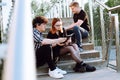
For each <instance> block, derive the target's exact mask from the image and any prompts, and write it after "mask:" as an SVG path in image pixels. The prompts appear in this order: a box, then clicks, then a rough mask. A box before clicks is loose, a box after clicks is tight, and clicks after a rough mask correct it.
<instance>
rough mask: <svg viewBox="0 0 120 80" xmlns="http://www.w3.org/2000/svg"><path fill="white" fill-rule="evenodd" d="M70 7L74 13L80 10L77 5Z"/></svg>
mask: <svg viewBox="0 0 120 80" xmlns="http://www.w3.org/2000/svg"><path fill="white" fill-rule="evenodd" d="M70 9H71V10H72V13H73V14H75V13H77V12H78V8H77V7H74V6H71V7H70Z"/></svg>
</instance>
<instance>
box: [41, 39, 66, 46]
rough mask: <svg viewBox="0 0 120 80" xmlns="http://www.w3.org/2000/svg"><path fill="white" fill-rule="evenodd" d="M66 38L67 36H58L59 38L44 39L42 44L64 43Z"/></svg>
mask: <svg viewBox="0 0 120 80" xmlns="http://www.w3.org/2000/svg"><path fill="white" fill-rule="evenodd" d="M65 40H66V38H58V39H47V38H45V39H43V41H42V42H41V43H42V45H46V44H59V43H62V42H64V41H65Z"/></svg>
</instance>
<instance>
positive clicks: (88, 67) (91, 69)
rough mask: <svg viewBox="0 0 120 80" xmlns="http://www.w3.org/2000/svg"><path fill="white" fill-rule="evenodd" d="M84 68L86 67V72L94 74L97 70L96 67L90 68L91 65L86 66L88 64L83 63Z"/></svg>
mask: <svg viewBox="0 0 120 80" xmlns="http://www.w3.org/2000/svg"><path fill="white" fill-rule="evenodd" d="M82 66H84V67H86V71H87V72H93V71H95V70H96V68H95V67H94V66H90V65H88V64H86V63H83V65H82Z"/></svg>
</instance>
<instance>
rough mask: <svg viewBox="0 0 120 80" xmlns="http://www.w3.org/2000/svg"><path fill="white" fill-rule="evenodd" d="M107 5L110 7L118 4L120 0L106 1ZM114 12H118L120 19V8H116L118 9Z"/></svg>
mask: <svg viewBox="0 0 120 80" xmlns="http://www.w3.org/2000/svg"><path fill="white" fill-rule="evenodd" d="M106 5H108V6H109V7H115V6H118V5H120V0H108V2H106ZM112 13H118V15H119V20H120V9H116V10H114V11H112Z"/></svg>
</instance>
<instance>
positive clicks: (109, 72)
mask: <svg viewBox="0 0 120 80" xmlns="http://www.w3.org/2000/svg"><path fill="white" fill-rule="evenodd" d="M37 80H120V73H118V72H116V71H115V70H113V69H111V68H103V69H99V70H96V71H95V72H86V73H68V74H66V75H65V76H64V78H62V79H54V78H51V77H49V76H48V75H45V76H37Z"/></svg>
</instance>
